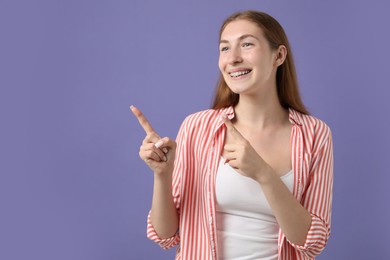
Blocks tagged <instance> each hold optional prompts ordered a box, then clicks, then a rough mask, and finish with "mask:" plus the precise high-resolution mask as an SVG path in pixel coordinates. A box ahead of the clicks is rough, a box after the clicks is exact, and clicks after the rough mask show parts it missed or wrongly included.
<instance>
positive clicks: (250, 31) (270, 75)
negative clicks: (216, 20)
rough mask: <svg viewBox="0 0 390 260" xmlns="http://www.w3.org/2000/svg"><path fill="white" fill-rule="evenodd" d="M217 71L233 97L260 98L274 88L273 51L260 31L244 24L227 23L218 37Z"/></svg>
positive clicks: (237, 21) (275, 67)
mask: <svg viewBox="0 0 390 260" xmlns="http://www.w3.org/2000/svg"><path fill="white" fill-rule="evenodd" d="M219 49H220V53H219V69H220V71H221V73H222V75H223V77H224V79H225V81H226V83H227V85H228V86H229V88H230V89H231V90H232V91H233V92H234V93H237V94H248V95H253V94H256V95H258V94H261V93H262V92H263V91H265V90H267V89H269V88H270V87H273V86H276V70H277V66H278V63H277V61H276V60H277V51H276V50H271V48H270V46H269V43H268V41H267V40H266V39H265V37H264V36H263V32H262V29H261V28H259V27H258V26H257V25H256V24H255V23H253V22H250V21H247V20H236V21H233V22H230V23H229V24H228V25H227V26H226V27H225V29H224V30H223V32H222V34H221V39H220V46H219Z"/></svg>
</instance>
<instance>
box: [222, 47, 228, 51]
mask: <svg viewBox="0 0 390 260" xmlns="http://www.w3.org/2000/svg"><path fill="white" fill-rule="evenodd" d="M228 49H229V48H228V47H221V51H227V50H228Z"/></svg>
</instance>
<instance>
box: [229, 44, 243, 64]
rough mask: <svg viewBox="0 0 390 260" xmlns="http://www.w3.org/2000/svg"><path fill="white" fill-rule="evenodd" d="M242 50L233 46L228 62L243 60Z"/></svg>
mask: <svg viewBox="0 0 390 260" xmlns="http://www.w3.org/2000/svg"><path fill="white" fill-rule="evenodd" d="M242 60H243V59H242V56H241V51H240V50H239V49H237V48H232V49H231V50H230V53H229V57H228V62H229V63H230V64H235V63H240V62H242Z"/></svg>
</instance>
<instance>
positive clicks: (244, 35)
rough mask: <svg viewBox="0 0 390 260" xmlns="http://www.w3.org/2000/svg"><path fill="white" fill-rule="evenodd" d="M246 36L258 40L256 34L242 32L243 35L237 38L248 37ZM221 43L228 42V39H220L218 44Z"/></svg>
mask: <svg viewBox="0 0 390 260" xmlns="http://www.w3.org/2000/svg"><path fill="white" fill-rule="evenodd" d="M248 37H253V38H255V39H256V40H259V38H257V37H256V36H254V35H252V34H243V35H241V36H240V37H238V40H240V41H241V40H243V39H245V38H248ZM221 43H229V41H228V40H223V39H221V40H220V41H219V44H221Z"/></svg>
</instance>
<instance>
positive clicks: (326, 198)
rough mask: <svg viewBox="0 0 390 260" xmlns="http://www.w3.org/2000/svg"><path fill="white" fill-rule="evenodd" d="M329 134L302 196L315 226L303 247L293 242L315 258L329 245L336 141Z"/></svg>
mask: <svg viewBox="0 0 390 260" xmlns="http://www.w3.org/2000/svg"><path fill="white" fill-rule="evenodd" d="M327 130H328V131H327V132H328V134H327V136H326V138H325V139H323V140H324V142H323V143H322V145H321V146H320V148H319V150H318V152H317V153H316V154H314V157H313V161H312V162H313V164H312V167H311V169H310V182H309V184H308V186H307V188H306V190H305V192H304V194H303V196H302V202H301V203H302V204H303V206H304V207H305V208H306V209H307V210H308V211H309V212H310V214H311V225H310V229H309V231H308V233H307V237H306V241H305V244H304V245H303V246H301V245H295V244H293V243H291V242H290V241H289V243H290V244H291V245H292V246H293V247H294V248H295V249H296V250H297V251H299V252H300V253H302V254H303V255H305V256H306V257H308V258H314V257H315V256H317V255H318V254H320V253H321V251H322V250H323V249H324V248H325V246H326V243H327V241H328V239H329V236H330V222H331V212H332V192H333V144H332V135H331V132H330V130H329V128H327Z"/></svg>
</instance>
